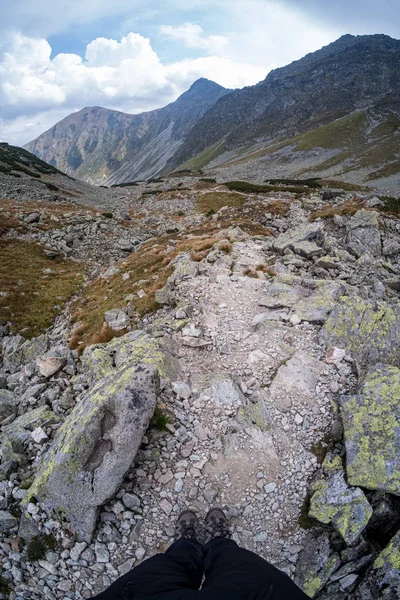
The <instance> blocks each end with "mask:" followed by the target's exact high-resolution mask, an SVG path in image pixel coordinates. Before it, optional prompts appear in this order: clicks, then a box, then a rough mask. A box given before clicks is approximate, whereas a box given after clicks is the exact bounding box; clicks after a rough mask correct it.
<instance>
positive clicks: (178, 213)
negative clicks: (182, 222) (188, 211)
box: [176, 210, 185, 217]
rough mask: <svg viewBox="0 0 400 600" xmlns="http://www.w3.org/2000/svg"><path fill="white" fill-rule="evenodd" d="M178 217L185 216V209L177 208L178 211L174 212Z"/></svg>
mask: <svg viewBox="0 0 400 600" xmlns="http://www.w3.org/2000/svg"><path fill="white" fill-rule="evenodd" d="M176 214H177V216H178V217H184V216H185V211H184V210H178V212H177V213H176Z"/></svg>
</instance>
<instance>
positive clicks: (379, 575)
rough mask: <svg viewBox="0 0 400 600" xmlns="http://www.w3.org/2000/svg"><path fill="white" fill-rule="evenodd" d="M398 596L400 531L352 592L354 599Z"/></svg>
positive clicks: (394, 599) (389, 599)
mask: <svg viewBox="0 0 400 600" xmlns="http://www.w3.org/2000/svg"><path fill="white" fill-rule="evenodd" d="M398 598H400V531H398V532H397V533H396V535H395V536H394V537H393V538H392V539H391V541H390V543H389V544H388V546H386V548H385V549H384V550H382V552H381V553H380V554H379V556H378V557H377V559H376V560H375V562H374V564H373V565H372V567H371V568H370V569H369V570H368V571H367V574H366V576H365V578H364V580H363V581H362V583H361V584H360V586H359V587H358V588H357V590H356V592H355V593H354V600H383V599H384V600H398Z"/></svg>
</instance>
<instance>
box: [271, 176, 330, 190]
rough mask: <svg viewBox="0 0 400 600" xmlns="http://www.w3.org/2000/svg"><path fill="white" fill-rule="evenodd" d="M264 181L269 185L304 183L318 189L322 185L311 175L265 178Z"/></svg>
mask: <svg viewBox="0 0 400 600" xmlns="http://www.w3.org/2000/svg"><path fill="white" fill-rule="evenodd" d="M265 182H266V183H269V184H270V185H277V184H280V185H295V186H299V185H302V186H303V185H304V186H306V187H309V188H313V189H320V188H321V187H322V185H321V184H320V183H319V181H318V178H317V177H313V178H311V179H266V180H265Z"/></svg>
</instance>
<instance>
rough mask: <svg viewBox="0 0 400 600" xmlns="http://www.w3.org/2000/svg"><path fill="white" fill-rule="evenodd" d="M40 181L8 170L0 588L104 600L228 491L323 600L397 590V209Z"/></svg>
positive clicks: (276, 557) (220, 188) (209, 185)
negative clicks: (131, 409) (55, 185)
mask: <svg viewBox="0 0 400 600" xmlns="http://www.w3.org/2000/svg"><path fill="white" fill-rule="evenodd" d="M47 177H58V178H59V179H58V180H57V181H60V179H61V178H62V179H61V180H62V181H63V182H64V179H67V178H65V177H64V176H62V175H59V174H54V175H47V174H45V173H42V174H41V176H40V180H41V179H42V178H47ZM40 180H39V179H38V178H35V177H34V178H33V180H32V178H30V176H29V175H28V174H27V173H21V177H19V178H15V177H13V176H12V175H11V174H5V173H0V197H3V198H2V199H1V200H0V207H1V210H2V229H1V237H0V253H1V255H0V259H1V260H0V269H1V273H0V274H1V279H2V289H1V290H0V291H1V295H0V310H1V320H2V324H1V329H0V341H1V348H2V354H1V360H2V363H1V367H0V420H1V422H0V447H1V462H0V536H1V544H0V553H1V558H2V561H1V565H2V566H1V569H2V572H1V576H2V578H0V583H1V586H2V587H1V588H0V594H3V595H5V591H6V590H7V588H8V592H9V596H10V598H11V600H16V599H17V598H29V599H30V600H36V599H38V600H39V598H40V599H42V598H43V597H46V598H49V599H50V600H53V599H54V600H56V599H58V598H59V599H60V600H61V599H62V598H90V597H92V596H93V595H94V594H95V593H97V592H99V591H101V590H102V589H104V588H105V587H107V586H108V585H109V584H110V583H111V582H112V581H113V580H114V579H115V578H116V577H118V576H119V575H121V574H124V573H126V572H127V571H128V570H129V569H131V568H132V566H134V565H136V564H139V563H140V561H141V560H143V558H145V557H147V556H150V555H152V554H154V553H155V552H157V551H163V550H164V549H165V548H166V547H167V546H168V544H169V543H170V542H171V540H172V537H173V534H174V532H173V528H172V527H171V522H173V520H174V518H175V516H176V515H177V514H178V513H179V511H180V510H181V509H182V508H183V507H187V506H188V505H190V506H193V507H194V508H195V509H196V510H198V511H199V513H200V514H202V513H204V512H205V511H206V509H207V508H208V507H209V506H210V505H215V504H219V505H222V506H224V507H225V509H226V510H227V512H228V514H229V515H230V517H231V519H232V535H233V538H234V539H235V540H236V541H237V542H238V543H239V544H241V545H243V546H244V547H247V548H249V549H251V550H254V551H256V552H257V553H259V554H260V555H262V556H265V558H267V559H268V560H269V561H270V562H272V563H273V564H274V565H275V566H276V567H277V568H279V569H282V570H283V571H285V572H287V573H288V574H289V575H290V576H292V577H294V578H295V579H296V581H297V582H298V584H299V585H300V586H301V587H302V588H303V589H304V590H305V591H306V593H307V594H308V595H309V596H310V597H313V598H317V599H318V600H333V599H335V600H364V599H365V598H371V599H373V600H375V599H378V598H382V597H385V595H386V597H387V598H390V599H392V598H393V599H395V598H397V597H398V596H399V594H400V589H399V581H400V565H399V564H398V555H399V552H400V541H399V530H400V502H399V496H400V480H399V478H398V471H399V469H400V462H399V456H400V448H399V441H398V438H397V437H396V436H397V433H396V432H397V429H398V428H399V427H400V423H399V420H398V419H399V417H398V405H397V404H398V394H397V388H398V380H399V368H400V356H399V351H398V338H399V331H400V301H399V290H400V284H399V278H400V243H399V234H400V222H399V218H398V216H397V215H398V200H396V199H394V198H392V199H388V198H386V197H379V194H378V195H375V194H373V193H371V191H367V190H364V189H362V188H359V189H355V190H350V191H347V192H346V191H344V190H343V189H337V188H336V189H332V188H331V189H326V187H323V186H322V184H321V183H318V182H316V181H315V180H314V181H309V182H308V184H306V182H302V185H300V182H298V185H297V186H296V187H295V188H293V186H292V188H290V187H289V186H288V185H286V187H285V185H276V186H275V187H274V186H264V187H263V186H261V185H260V184H259V183H257V182H253V186H251V185H250V183H248V184H247V186H248V190H250V191H243V185H242V186H241V187H242V191H238V190H237V189H236V190H235V191H234V190H232V189H230V188H229V187H228V186H226V185H224V184H223V183H218V182H216V181H210V179H209V178H201V177H193V176H187V177H182V178H181V179H180V178H176V177H174V178H171V179H170V180H167V179H166V180H165V181H163V182H159V181H158V182H153V183H145V182H143V183H141V184H138V185H135V186H127V187H124V188H114V189H108V190H107V189H102V188H98V193H99V194H98V198H99V199H100V204H99V205H97V206H96V194H95V191H96V189H94V190H93V191H92V193H90V194H89V189H90V186H88V185H87V184H82V185H86V189H87V193H86V194H85V193H84V190H83V188H74V186H75V185H79V186H80V185H81V184H80V183H79V182H78V184H76V182H73V181H71V180H68V179H67V180H68V182H69V186H71V187H69V188H68V189H67V187H66V183H65V182H64V183H63V185H64V187H63V188H61V187H60V190H58V191H57V194H58V195H59V199H50V198H48V197H47V190H46V188H45V186H44V185H43V183H41V182H40ZM52 181H53V182H54V181H55V179H52ZM30 182H32V185H31V186H30ZM242 183H243V182H242ZM319 186H321V187H319ZM350 187H351V186H350ZM78 189H79V190H80V191H79V194H78ZM40 191H41V192H42V194H43V198H42V199H40V196H39V194H40ZM73 191H75V194H76V195H75V196H71V195H69V194H71V193H73ZM6 195H8V196H9V197H8V198H7V196H6ZM10 196H12V197H10ZM52 216H53V218H52ZM82 226H83V227H84V228H83V229H81V227H82ZM120 236H124V238H125V240H126V242H128V244H127V245H124V244H121V237H120ZM140 236H141V237H140ZM131 240H132V241H131ZM134 241H135V243H133V242H134ZM129 243H131V246H129ZM16 245H18V251H16V250H15V248H16ZM91 247H92V251H90V248H91ZM96 248H98V249H96ZM101 248H102V249H103V252H102V254H101V252H100V250H101ZM36 253H38V254H36ZM35 260H36V261H37V262H35ZM7 261H9V264H7ZM11 261H13V262H12V263H11ZM72 267H73V269H74V270H73V271H72V273H71V275H70V274H69V270H68V269H70V268H71V269H72ZM76 270H77V271H78V273H77V272H76ZM79 271H80V273H79ZM32 274H33V275H34V276H33V277H32ZM77 274H79V276H80V279H79V280H76V279H77V278H76V275H77ZM6 275H7V276H6ZM67 275H68V276H70V278H71V282H72V283H73V284H74V287H70V288H68V290H69V296H67V295H66V294H65V297H61V296H60V294H61V291H62V290H61V288H60V282H61V281H62V280H63V278H65V277H66V276H67ZM53 283H54V284H56V283H57V285H54V290H53V288H52V286H53ZM39 285H40V286H41V287H36V286H39ZM52 290H53V291H52ZM36 293H38V294H39V296H35V294H36ZM51 293H52V294H53V295H50V298H48V296H49V294H51ZM29 295H30V296H29ZM26 296H28V297H29V301H30V311H29V312H30V313H31V315H33V317H34V320H35V322H34V323H32V322H31V321H26V319H27V315H26V314H25V312H24V313H23V314H21V313H20V312H19V308H20V305H21V304H22V303H23V302H24V298H25V297H26ZM71 296H72V298H71ZM35 298H37V300H38V301H37V302H36V300H35ZM69 298H71V299H69ZM55 303H57V304H58V305H59V307H58V311H57V316H56V318H55V320H53V321H52V322H51V323H50V324H46V323H43V324H42V326H41V328H38V325H39V324H40V323H38V322H37V321H38V320H39V317H40V315H41V313H40V310H39V309H40V306H38V304H41V305H44V306H45V307H47V306H53V305H54V304H55ZM23 319H25V320H23ZM34 325H35V326H36V328H37V329H35V330H34V334H33V335H32V329H29V328H33V326H34ZM132 395H135V397H140V399H141V401H142V402H141V403H140V406H141V409H140V410H136V409H135V411H136V412H135V413H134V414H130V416H131V417H134V420H135V423H136V425H135V426H133V428H128V427H127V425H126V423H127V421H128V419H127V413H126V411H127V407H128V406H129V403H130V399H131V397H132ZM89 431H90V435H88V432H89ZM133 442H134V443H133ZM77 481H79V485H77V483H76V482H77ZM60 489H62V494H60ZM82 506H84V507H85V511H84V512H83V511H82Z"/></svg>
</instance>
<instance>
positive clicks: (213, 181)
mask: <svg viewBox="0 0 400 600" xmlns="http://www.w3.org/2000/svg"><path fill="white" fill-rule="evenodd" d="M199 181H203V182H204V183H217V180H216V179H214V177H200V179H199Z"/></svg>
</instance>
